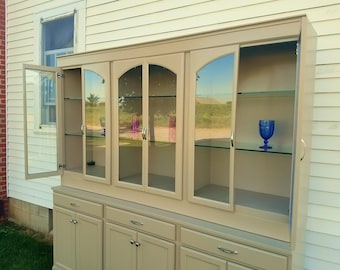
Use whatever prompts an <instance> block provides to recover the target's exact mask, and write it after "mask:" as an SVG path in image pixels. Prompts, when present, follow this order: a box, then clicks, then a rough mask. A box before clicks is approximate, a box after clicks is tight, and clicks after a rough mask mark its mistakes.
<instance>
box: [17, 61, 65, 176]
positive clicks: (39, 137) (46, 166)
mask: <svg viewBox="0 0 340 270" xmlns="http://www.w3.org/2000/svg"><path fill="white" fill-rule="evenodd" d="M56 72H57V69H55V68H42V67H41V68H39V67H35V66H27V65H26V66H25V74H24V79H25V91H24V95H25V97H24V109H25V122H24V124H25V137H24V138H25V173H26V177H27V178H35V177H40V176H47V175H55V174H56V173H57V172H58V161H59V160H58V155H57V130H56V123H55V122H54V123H48V124H46V123H44V120H43V115H46V111H44V106H45V105H46V106H47V105H50V104H51V103H53V104H54V105H53V106H52V107H53V108H54V109H55V101H56V92H57V89H56V85H57V84H56ZM47 96H48V100H47V99H46V97H47ZM46 106H45V107H46ZM54 109H53V110H54ZM53 114H55V112H54V113H53ZM54 120H56V119H54Z"/></svg>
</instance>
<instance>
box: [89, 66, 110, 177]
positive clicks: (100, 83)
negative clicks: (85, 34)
mask: <svg viewBox="0 0 340 270" xmlns="http://www.w3.org/2000/svg"><path fill="white" fill-rule="evenodd" d="M109 67H110V66H109V63H100V64H92V65H85V66H83V67H82V78H83V84H82V85H83V108H82V109H83V126H82V131H83V143H84V149H83V168H84V174H85V176H86V177H87V178H88V179H90V180H96V181H100V182H107V183H109V181H110V178H111V176H110V166H108V164H111V160H110V150H109V149H111V147H110V140H109V139H108V138H110V134H111V128H110V125H109V123H110V121H109V119H110V102H107V100H110V99H109V97H110V76H109V74H110V69H109Z"/></svg>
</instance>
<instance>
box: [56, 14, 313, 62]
mask: <svg viewBox="0 0 340 270" xmlns="http://www.w3.org/2000/svg"><path fill="white" fill-rule="evenodd" d="M305 20H307V18H306V17H305V16H302V17H293V18H288V19H281V20H274V21H269V22H261V23H254V24H250V25H243V26H240V27H233V28H227V29H223V30H215V31H210V32H203V33H199V34H193V35H188V36H184V37H183V36H182V37H177V38H171V39H165V40H159V41H153V42H147V43H142V44H134V45H128V46H123V47H116V48H110V49H103V50H99V51H91V52H83V53H78V54H73V55H67V56H62V57H59V58H58V59H57V61H58V66H60V67H65V68H66V67H67V68H69V67H73V66H78V65H81V64H84V63H98V62H103V61H117V60H126V59H135V58H141V57H150V56H156V55H162V54H170V53H178V52H186V51H191V50H198V49H203V48H211V47H216V46H222V45H231V44H239V45H240V46H247V45H254V44H257V43H259V44H261V43H266V42H273V40H276V39H277V40H278V41H283V40H297V39H299V36H300V33H301V30H302V28H303V27H302V24H303V22H304V21H305Z"/></svg>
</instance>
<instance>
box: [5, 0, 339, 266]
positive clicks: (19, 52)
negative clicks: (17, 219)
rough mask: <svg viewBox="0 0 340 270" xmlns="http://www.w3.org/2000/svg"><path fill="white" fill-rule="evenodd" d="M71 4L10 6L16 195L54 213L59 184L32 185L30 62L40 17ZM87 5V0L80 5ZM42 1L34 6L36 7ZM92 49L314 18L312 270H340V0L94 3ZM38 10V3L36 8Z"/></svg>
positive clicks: (12, 182)
mask: <svg viewBox="0 0 340 270" xmlns="http://www.w3.org/2000/svg"><path fill="white" fill-rule="evenodd" d="M72 2H78V1H71V0H53V1H47V0H46V1H43V0H40V1H38V0H36V1H32V0H31V1H29V0H27V1H24V0H22V1H20V0H8V1H6V3H7V8H8V10H7V16H8V17H7V46H8V51H7V52H8V56H7V61H8V64H7V68H8V72H7V74H8V96H7V105H8V115H7V117H8V121H7V124H8V128H7V132H8V180H9V181H8V191H9V196H11V197H15V198H18V199H23V200H27V201H29V202H33V203H38V204H40V205H44V206H47V207H51V205H52V202H51V201H52V197H51V191H50V187H51V186H53V185H56V184H58V183H59V181H58V179H41V180H37V181H30V182H28V181H25V180H24V168H23V166H24V156H23V153H24V152H23V150H24V147H23V135H22V134H23V113H22V110H23V109H22V106H23V101H22V91H23V87H22V77H21V76H22V70H21V67H22V63H23V62H25V63H37V62H36V59H35V58H34V52H33V51H34V46H37V44H35V42H36V40H38V39H37V38H36V37H34V33H35V32H34V29H33V28H34V23H35V22H34V21H33V20H34V19H35V16H34V14H36V13H39V12H41V11H44V10H48V9H52V8H53V7H54V6H65V5H67V4H68V3H72ZM79 2H82V1H79ZM33 3H34V4H33ZM84 3H86V5H87V6H86V10H85V12H86V21H81V22H80V25H79V26H82V25H81V23H86V24H85V26H84V27H85V36H83V37H79V38H80V39H84V40H85V44H84V47H85V50H87V51H90V50H96V49H103V48H110V47H117V46H123V45H128V44H134V43H140V42H146V41H152V40H158V39H164V38H169V37H177V36H181V35H186V34H192V33H199V32H202V31H209V30H215V29H221V28H225V27H234V26H239V25H243V24H249V23H256V22H259V21H266V20H271V19H278V18H284V17H289V16H295V15H302V14H306V15H307V16H308V18H309V20H310V21H311V22H312V24H313V27H314V29H315V30H316V32H317V35H318V40H317V66H316V80H315V98H314V114H313V130H312V135H313V145H312V157H311V169H310V183H309V188H310V192H309V207H308V209H309V211H308V223H307V228H306V251H305V256H306V259H305V269H309V270H319V269H327V270H335V269H340V1H339V0H322V1H320V0H276V1H274V0H245V1H227V0H215V1H208V0H186V1H183V0H163V1H156V0H138V1H137V0H135V1H133V0H120V1H118V0H117V1H108V0H101V1H98V0H87V1H84ZM32 4H33V5H32Z"/></svg>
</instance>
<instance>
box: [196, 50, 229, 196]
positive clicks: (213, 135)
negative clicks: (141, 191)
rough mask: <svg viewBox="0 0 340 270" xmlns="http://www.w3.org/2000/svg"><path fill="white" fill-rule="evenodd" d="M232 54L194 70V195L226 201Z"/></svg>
mask: <svg viewBox="0 0 340 270" xmlns="http://www.w3.org/2000/svg"><path fill="white" fill-rule="evenodd" d="M233 78H234V55H233V54H229V55H225V56H222V57H220V58H218V59H216V60H214V61H212V62H210V63H208V64H206V65H205V66H203V67H202V68H201V69H200V70H199V71H198V72H197V73H196V99H195V187H194V189H195V194H194V195H195V196H198V197H201V198H205V199H210V200H215V201H220V202H224V203H229V161H230V160H229V159H230V149H229V148H230V146H229V145H230V134H231V118H232V111H231V110H232V96H233V85H234V82H233Z"/></svg>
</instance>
